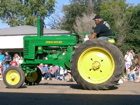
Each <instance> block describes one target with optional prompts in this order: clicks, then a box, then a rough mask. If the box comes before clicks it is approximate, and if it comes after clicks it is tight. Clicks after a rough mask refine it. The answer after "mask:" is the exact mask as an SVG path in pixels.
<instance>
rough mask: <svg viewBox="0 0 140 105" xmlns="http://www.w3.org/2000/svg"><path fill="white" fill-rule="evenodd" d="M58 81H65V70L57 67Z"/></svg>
mask: <svg viewBox="0 0 140 105" xmlns="http://www.w3.org/2000/svg"><path fill="white" fill-rule="evenodd" d="M57 77H58V79H59V80H62V81H63V80H65V70H64V69H63V68H62V67H60V66H59V69H58V75H57Z"/></svg>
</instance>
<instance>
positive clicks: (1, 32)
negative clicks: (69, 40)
mask: <svg viewBox="0 0 140 105" xmlns="http://www.w3.org/2000/svg"><path fill="white" fill-rule="evenodd" d="M43 34H44V35H65V34H70V32H69V31H64V30H58V29H46V28H44V32H43ZM34 35H37V27H34V26H17V27H11V28H5V29H0V51H2V52H4V51H9V53H10V54H11V55H14V53H18V54H19V55H21V56H22V55H23V37H24V36H34Z"/></svg>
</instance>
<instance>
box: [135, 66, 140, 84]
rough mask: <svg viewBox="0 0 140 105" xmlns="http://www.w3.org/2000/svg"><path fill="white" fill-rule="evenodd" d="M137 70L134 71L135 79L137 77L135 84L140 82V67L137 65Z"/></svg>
mask: <svg viewBox="0 0 140 105" xmlns="http://www.w3.org/2000/svg"><path fill="white" fill-rule="evenodd" d="M136 67H137V70H136V72H135V73H136V77H137V82H140V65H137V66H136Z"/></svg>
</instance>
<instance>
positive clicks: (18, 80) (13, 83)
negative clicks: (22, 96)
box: [3, 66, 25, 88]
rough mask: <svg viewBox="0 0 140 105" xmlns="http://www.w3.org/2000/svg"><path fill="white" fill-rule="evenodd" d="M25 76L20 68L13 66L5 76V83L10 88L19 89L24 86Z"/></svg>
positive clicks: (7, 70) (6, 71)
mask: <svg viewBox="0 0 140 105" xmlns="http://www.w3.org/2000/svg"><path fill="white" fill-rule="evenodd" d="M24 80H25V74H24V72H23V70H22V69H21V68H19V67H15V66H11V67H9V68H7V69H6V70H5V72H4V74H3V81H4V83H5V85H6V86H7V87H8V88H19V87H21V86H22V85H23V83H24Z"/></svg>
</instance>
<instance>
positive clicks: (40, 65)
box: [38, 63, 43, 71]
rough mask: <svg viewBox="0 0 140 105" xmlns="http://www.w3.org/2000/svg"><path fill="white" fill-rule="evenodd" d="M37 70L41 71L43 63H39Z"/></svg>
mask: <svg viewBox="0 0 140 105" xmlns="http://www.w3.org/2000/svg"><path fill="white" fill-rule="evenodd" d="M38 68H39V69H40V70H41V71H42V68H43V63H40V64H39V66H38Z"/></svg>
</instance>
